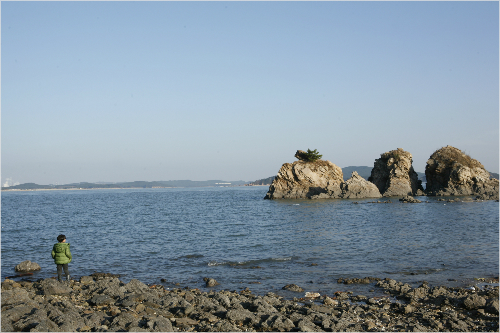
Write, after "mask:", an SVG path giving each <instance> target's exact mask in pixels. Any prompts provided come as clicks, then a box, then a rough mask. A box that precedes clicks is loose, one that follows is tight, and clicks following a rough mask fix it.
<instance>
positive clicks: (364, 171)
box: [342, 166, 373, 180]
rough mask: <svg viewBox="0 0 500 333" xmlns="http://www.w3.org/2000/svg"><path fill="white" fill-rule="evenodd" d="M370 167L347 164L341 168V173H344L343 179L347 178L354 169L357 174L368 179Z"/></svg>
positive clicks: (370, 171)
mask: <svg viewBox="0 0 500 333" xmlns="http://www.w3.org/2000/svg"><path fill="white" fill-rule="evenodd" d="M372 169H373V167H369V166H348V167H345V168H342V173H343V175H344V180H348V179H349V178H351V174H352V172H353V171H356V172H357V173H358V175H360V176H361V177H363V178H364V179H368V177H370V175H371V174H372Z"/></svg>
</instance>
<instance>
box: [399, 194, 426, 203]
mask: <svg viewBox="0 0 500 333" xmlns="http://www.w3.org/2000/svg"><path fill="white" fill-rule="evenodd" d="M399 201H401V202H403V203H421V202H422V201H420V200H418V199H415V198H414V197H412V196H410V195H405V196H403V197H402V198H401V199H399Z"/></svg>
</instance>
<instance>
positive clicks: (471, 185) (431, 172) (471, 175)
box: [425, 146, 499, 200]
mask: <svg viewBox="0 0 500 333" xmlns="http://www.w3.org/2000/svg"><path fill="white" fill-rule="evenodd" d="M425 176H426V178H427V186H426V191H427V194H428V195H437V196H442V195H479V196H480V197H481V198H483V199H490V200H492V199H494V200H498V197H499V195H498V192H499V182H498V179H491V178H490V174H489V172H488V171H486V170H485V168H484V166H483V165H482V164H481V163H480V162H479V161H477V160H475V159H473V158H472V157H470V156H469V155H467V154H465V153H464V152H462V151H461V150H460V149H457V148H455V147H452V146H446V147H443V148H441V149H438V150H436V151H435V152H434V153H433V154H432V155H431V157H430V158H429V160H428V161H427V165H426V167H425Z"/></svg>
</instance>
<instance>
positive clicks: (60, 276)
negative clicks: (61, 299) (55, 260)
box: [57, 264, 69, 281]
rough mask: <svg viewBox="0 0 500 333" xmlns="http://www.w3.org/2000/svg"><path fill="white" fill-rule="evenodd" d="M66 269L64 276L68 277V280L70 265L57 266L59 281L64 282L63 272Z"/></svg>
mask: <svg viewBox="0 0 500 333" xmlns="http://www.w3.org/2000/svg"><path fill="white" fill-rule="evenodd" d="M63 269H64V275H66V278H67V277H68V276H69V269H68V264H64V265H61V264H57V279H58V280H59V281H61V280H62V270H63Z"/></svg>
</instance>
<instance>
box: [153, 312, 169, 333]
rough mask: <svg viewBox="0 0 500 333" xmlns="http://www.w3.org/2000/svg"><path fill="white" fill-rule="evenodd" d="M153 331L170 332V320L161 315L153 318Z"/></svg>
mask: <svg viewBox="0 0 500 333" xmlns="http://www.w3.org/2000/svg"><path fill="white" fill-rule="evenodd" d="M152 330H153V332H172V331H173V327H172V322H171V321H170V320H169V319H167V318H164V317H162V316H158V317H156V318H154V319H153V327H152Z"/></svg>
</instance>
